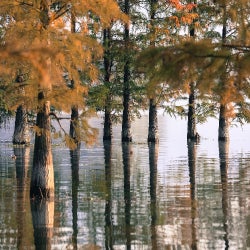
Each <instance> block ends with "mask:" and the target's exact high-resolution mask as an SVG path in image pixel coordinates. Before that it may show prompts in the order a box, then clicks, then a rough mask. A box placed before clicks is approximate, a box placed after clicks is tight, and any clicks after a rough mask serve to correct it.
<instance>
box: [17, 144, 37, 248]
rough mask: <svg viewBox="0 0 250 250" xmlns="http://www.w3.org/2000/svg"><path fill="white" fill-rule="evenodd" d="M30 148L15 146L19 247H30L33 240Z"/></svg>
mask: <svg viewBox="0 0 250 250" xmlns="http://www.w3.org/2000/svg"><path fill="white" fill-rule="evenodd" d="M29 154H30V148H29V147H24V146H16V147H14V155H15V157H16V159H15V165H16V182H17V185H16V187H17V197H16V222H17V245H16V246H17V249H25V248H29V245H30V242H32V240H31V239H32V238H33V237H32V234H31V231H30V230H29V225H30V218H29V212H30V209H29V203H28V202H27V201H29V185H28V183H29V182H28V169H29Z"/></svg>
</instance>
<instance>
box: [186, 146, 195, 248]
mask: <svg viewBox="0 0 250 250" xmlns="http://www.w3.org/2000/svg"><path fill="white" fill-rule="evenodd" d="M187 145H188V169H189V182H190V200H191V230H192V232H191V235H192V238H191V249H193V250H195V249H197V232H196V218H197V201H196V199H197V198H196V181H195V172H196V157H197V143H196V142H194V141H188V143H187Z"/></svg>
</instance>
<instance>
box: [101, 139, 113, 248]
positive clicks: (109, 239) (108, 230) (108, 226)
mask: <svg viewBox="0 0 250 250" xmlns="http://www.w3.org/2000/svg"><path fill="white" fill-rule="evenodd" d="M103 143H104V144H103V146H104V161H105V182H106V203H105V248H106V249H113V244H114V243H113V223H112V221H113V220H112V190H111V189H112V185H111V183H112V181H111V180H112V164H111V157H112V144H111V142H110V141H104V142H103Z"/></svg>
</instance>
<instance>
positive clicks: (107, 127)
mask: <svg viewBox="0 0 250 250" xmlns="http://www.w3.org/2000/svg"><path fill="white" fill-rule="evenodd" d="M111 139H112V120H111V111H110V109H109V108H108V106H105V114H104V128H103V140H108V141H110V140H111Z"/></svg>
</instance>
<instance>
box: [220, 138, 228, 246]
mask: <svg viewBox="0 0 250 250" xmlns="http://www.w3.org/2000/svg"><path fill="white" fill-rule="evenodd" d="M228 153H229V143H228V141H220V142H219V158H220V172H221V188H222V201H221V202H222V212H223V228H224V237H223V239H224V242H225V249H229V239H228V233H229V229H228V202H229V201H228Z"/></svg>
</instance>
